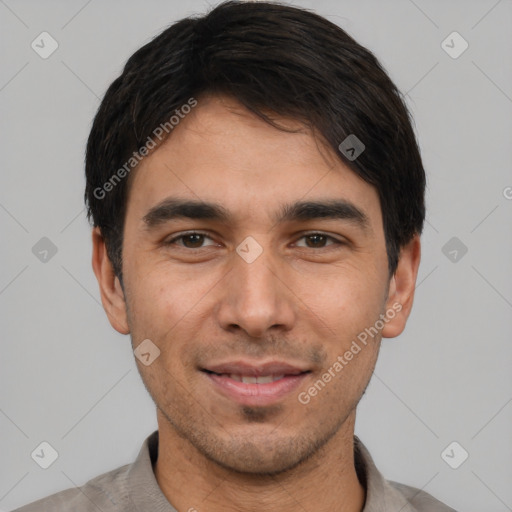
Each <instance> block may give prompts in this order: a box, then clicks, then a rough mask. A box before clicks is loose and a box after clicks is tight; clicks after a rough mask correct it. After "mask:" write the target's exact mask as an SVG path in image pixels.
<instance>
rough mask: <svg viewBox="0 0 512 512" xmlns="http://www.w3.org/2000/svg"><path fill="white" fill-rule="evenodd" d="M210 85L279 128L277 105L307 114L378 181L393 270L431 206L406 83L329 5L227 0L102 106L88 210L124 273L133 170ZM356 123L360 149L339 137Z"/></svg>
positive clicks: (177, 26) (187, 26)
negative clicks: (336, 19)
mask: <svg viewBox="0 0 512 512" xmlns="http://www.w3.org/2000/svg"><path fill="white" fill-rule="evenodd" d="M209 93H219V94H223V95H228V96H230V97H232V98H234V99H236V100H238V101H239V102H240V103H241V104H242V105H244V106H245V107H246V108H247V109H249V110H250V111H252V112H253V113H255V114H256V115H258V116H260V117H261V118H262V119H264V120H265V121H267V122H269V123H270V124H272V125H273V126H275V127H276V128H280V127H279V125H278V124H277V123H275V121H274V120H273V119H272V118H273V117H274V116H281V117H283V118H289V119H294V120H297V121H300V122H302V123H303V125H305V126H306V127H309V128H311V129H313V130H314V131H315V132H317V133H319V134H321V136H323V138H324V139H325V141H326V142H327V143H328V145H329V146H330V147H332V148H333V149H334V151H335V152H336V153H337V155H338V157H339V158H340V159H341V160H342V161H343V162H344V163H345V164H346V165H347V166H348V167H349V168H350V169H352V170H353V171H354V172H355V173H356V174H357V175H359V176H360V177H361V178H362V179H363V180H365V181H366V182H368V183H370V184H371V185H373V186H375V188H376V190H377V192H378V195H379V199H380V207H381V211H382V216H383V228H384V234H385V238H386V250H387V255H388V267H389V272H390V276H391V275H392V274H394V272H395V270H396V267H397V263H398V260H399V256H400V249H401V248H402V247H403V246H404V245H405V244H407V242H409V241H410V240H411V239H412V237H413V236H414V235H415V234H421V232H422V229H423V222H424V218H425V202H424V193H425V171H424V169H423V165H422V161H421V156H420V151H419V148H418V145H417V142H416V138H415V134H414V131H413V128H412V124H411V123H412V118H411V115H410V113H409V111H408V109H407V106H406V104H405V101H404V97H403V95H402V94H401V92H400V91H399V90H398V89H397V87H396V86H395V84H394V83H393V82H392V81H391V79H390V77H389V76H388V75H387V73H386V72H385V71H384V69H383V67H382V66H381V64H380V63H379V61H378V60H377V59H376V57H375V56H374V55H373V54H372V53H371V52H370V51H369V50H367V49H366V48H364V47H363V46H361V45H360V44H359V43H357V42H356V41H355V40H354V39H353V38H352V37H350V36H349V35H348V34H347V33H346V32H345V31H344V30H343V29H341V28H340V27H338V26H337V25H335V24H334V23H332V22H330V21H328V20H327V19H325V18H323V17H322V16H319V15H318V14H315V13H313V12H311V11H309V10H307V9H303V8H297V7H292V6H289V5H283V4H280V3H276V2H260V1H257V2H256V1H254V2H247V1H243V2H241V1H227V2H223V3H221V4H219V5H218V6H217V7H215V8H214V9H212V10H211V11H210V12H208V13H207V14H205V15H203V16H191V17H187V18H184V19H182V20H180V21H178V22H176V23H174V24H172V25H171V26H170V27H169V28H167V29H166V30H164V31H163V32H162V33H161V34H159V35H158V36H156V37H155V38H154V39H152V40H151V41H150V42H149V43H148V44H146V45H144V46H143V47H141V48H140V49H139V50H137V51H136V52H135V53H134V54H133V55H132V56H131V57H130V58H129V59H128V61H127V62H126V65H125V67H124V69H123V72H122V74H121V75H120V76H119V77H118V78H116V79H115V80H114V81H113V82H112V84H111V85H110V87H109V88H108V90H107V92H106V93H105V96H104V98H103V101H102V102H101V105H100V107H99V109H98V112H97V114H96V116H95V118H94V122H93V125H92V128H91V132H90V135H89V138H88V142H87V149H86V166H85V172H86V189H85V202H86V205H87V218H88V220H89V221H91V219H92V221H93V225H94V226H99V228H100V230H101V233H102V236H103V237H104V239H105V244H106V247H107V252H108V256H109V259H110V261H111V262H112V265H113V268H114V272H115V273H116V275H117V276H118V277H119V279H120V280H121V283H122V245H123V229H124V223H125V213H126V203H127V197H128V185H129V183H130V182H131V180H130V179H129V178H130V177H131V176H132V175H133V174H134V173H131V174H130V175H128V172H129V171H130V170H131V168H132V167H133V168H136V164H137V163H138V161H140V159H141V158H142V157H141V156H140V154H141V153H142V154H143V155H144V147H145V146H149V141H150V140H152V141H153V142H156V141H155V140H154V139H155V133H158V134H159V137H158V138H159V140H165V138H166V137H168V136H170V135H171V134H172V127H173V125H174V124H175V121H174V122H173V119H172V118H175V119H178V117H177V114H179V115H180V117H183V116H182V113H183V112H186V110H185V105H187V108H188V110H190V108H191V107H190V106H194V103H193V102H196V104H197V102H198V101H200V98H201V95H205V94H209ZM269 113H271V114H272V115H269ZM178 122H179V119H178ZM159 127H161V128H159ZM162 128H163V129H162ZM280 129H284V128H280ZM158 130H160V131H159V132H158ZM164 131H165V133H164ZM160 132H161V133H160ZM161 135H163V137H162V136H161ZM349 135H355V136H356V137H357V139H359V140H360V141H361V142H362V143H363V144H364V146H365V148H364V151H363V152H362V153H361V154H360V155H359V156H358V157H357V158H356V159H353V158H350V157H351V156H352V155H353V153H354V151H352V153H351V154H347V152H346V151H342V150H340V149H339V147H340V143H342V142H343V141H344V140H345V139H346V138H347V137H348V136H349ZM149 147H151V146H149ZM135 157H136V158H135ZM128 162H130V164H129V166H128V165H127V163H128ZM123 169H124V171H123ZM126 176H128V178H126V179H124V178H125V177H126Z"/></svg>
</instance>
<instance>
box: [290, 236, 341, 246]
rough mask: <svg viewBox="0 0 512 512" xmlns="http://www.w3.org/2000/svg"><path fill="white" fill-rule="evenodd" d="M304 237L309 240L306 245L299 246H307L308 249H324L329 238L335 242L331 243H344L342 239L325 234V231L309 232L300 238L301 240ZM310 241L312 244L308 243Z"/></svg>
mask: <svg viewBox="0 0 512 512" xmlns="http://www.w3.org/2000/svg"><path fill="white" fill-rule="evenodd" d="M302 239H305V240H308V242H306V245H305V246H304V245H303V246H300V245H298V247H307V248H308V249H323V248H324V247H326V245H325V243H326V242H327V241H328V240H330V241H332V242H333V243H331V244H329V245H343V242H342V241H341V240H337V239H336V238H334V237H332V236H329V235H325V234H324V233H307V234H306V235H303V236H302V237H301V238H299V240H302ZM308 243H310V244H309V245H308Z"/></svg>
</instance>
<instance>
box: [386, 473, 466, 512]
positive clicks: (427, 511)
mask: <svg viewBox="0 0 512 512" xmlns="http://www.w3.org/2000/svg"><path fill="white" fill-rule="evenodd" d="M388 484H389V485H390V486H391V487H393V489H395V490H396V491H398V492H399V493H400V494H401V495H402V496H403V497H404V498H405V499H406V500H407V503H408V504H410V506H411V507H412V508H411V510H412V511H414V512H457V511H456V510H455V509H453V508H451V507H449V506H448V505H445V504H444V503H441V502H440V501H439V500H437V499H436V498H434V497H433V496H431V495H430V494H428V493H426V492H425V491H422V490H420V489H416V488H415V487H411V486H409V485H405V484H401V483H398V482H393V481H392V480H388Z"/></svg>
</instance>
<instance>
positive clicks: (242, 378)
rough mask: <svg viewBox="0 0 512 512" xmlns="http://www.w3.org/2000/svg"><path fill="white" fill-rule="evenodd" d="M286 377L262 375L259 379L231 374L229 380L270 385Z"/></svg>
mask: <svg viewBox="0 0 512 512" xmlns="http://www.w3.org/2000/svg"><path fill="white" fill-rule="evenodd" d="M283 377H284V375H260V376H259V377H253V376H251V375H236V374H234V373H232V374H230V376H229V378H230V379H233V380H236V381H238V382H243V383H244V384H270V383H271V382H275V381H276V380H279V379H282V378H283Z"/></svg>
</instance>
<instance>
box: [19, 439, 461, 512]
mask: <svg viewBox="0 0 512 512" xmlns="http://www.w3.org/2000/svg"><path fill="white" fill-rule="evenodd" d="M157 456H158V430H155V431H154V432H153V433H152V434H151V435H149V436H148V437H147V438H146V439H145V441H144V443H143V444H142V448H141V449H140V452H139V455H138V456H137V459H136V460H135V462H133V463H132V464H127V465H125V466H122V467H120V468H117V469H114V470H113V471H109V472H108V473H104V474H102V475H99V476H97V477H95V478H93V479H92V480H90V481H89V482H87V483H86V484H85V485H83V486H81V487H78V488H72V489H67V490H65V491H61V492H58V493H56V494H53V495H51V496H48V497H47V498H43V499H41V500H38V501H35V502H33V503H31V504H29V505H26V506H24V507H21V508H18V509H16V510H14V511H13V512H98V511H101V512H149V511H151V512H176V509H175V508H174V507H173V506H172V505H171V504H170V503H169V502H168V501H167V499H166V497H165V496H164V494H163V493H162V491H161V490H160V487H159V486H158V483H157V481H156V478H155V475H154V473H153V465H154V463H155V461H156V459H157ZM354 456H355V466H356V471H357V474H358V477H359V479H360V481H361V483H362V484H363V486H364V487H365V488H366V503H365V506H364V508H363V510H362V511H361V512H456V511H455V510H454V509H452V508H450V507H447V506H446V505H443V504H442V503H441V502H440V501H438V500H436V499H435V498H433V497H432V496H430V494H427V493H426V492H423V491H420V490H418V489H415V488H414V487H410V486H407V485H403V484H399V483H396V482H392V481H388V480H385V479H384V477H383V476H382V475H381V473H380V472H379V470H378V469H377V468H376V467H375V464H374V462H373V460H372V458H371V456H370V454H369V452H368V450H367V449H366V447H365V446H364V445H363V443H362V442H361V440H360V439H359V438H358V437H357V436H354ZM191 505H193V502H192V500H191ZM190 510H194V508H193V506H191V508H190Z"/></svg>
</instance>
